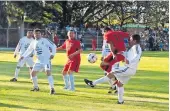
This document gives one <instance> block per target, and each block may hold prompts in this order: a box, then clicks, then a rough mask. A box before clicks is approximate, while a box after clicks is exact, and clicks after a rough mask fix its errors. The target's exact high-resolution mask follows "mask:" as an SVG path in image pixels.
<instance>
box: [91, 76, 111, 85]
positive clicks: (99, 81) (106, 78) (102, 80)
mask: <svg viewBox="0 0 170 111" xmlns="http://www.w3.org/2000/svg"><path fill="white" fill-rule="evenodd" d="M109 80H110V79H109V78H108V77H107V76H104V77H102V78H100V79H97V80H95V81H93V85H96V84H100V83H103V82H107V81H109Z"/></svg>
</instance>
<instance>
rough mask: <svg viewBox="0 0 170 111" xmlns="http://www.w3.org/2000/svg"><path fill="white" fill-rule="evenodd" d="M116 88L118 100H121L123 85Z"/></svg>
mask: <svg viewBox="0 0 170 111" xmlns="http://www.w3.org/2000/svg"><path fill="white" fill-rule="evenodd" d="M117 88H118V101H119V102H123V94H124V87H117Z"/></svg>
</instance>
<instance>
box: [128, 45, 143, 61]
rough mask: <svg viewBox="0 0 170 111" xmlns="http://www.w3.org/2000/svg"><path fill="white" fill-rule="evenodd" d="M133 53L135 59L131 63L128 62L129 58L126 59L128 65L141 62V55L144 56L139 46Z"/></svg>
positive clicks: (134, 48)
mask: <svg viewBox="0 0 170 111" xmlns="http://www.w3.org/2000/svg"><path fill="white" fill-rule="evenodd" d="M133 50H134V51H133V52H135V54H134V55H135V56H134V57H133V59H132V60H131V61H129V60H128V58H126V61H125V62H126V63H127V64H130V63H133V62H136V61H139V60H140V58H141V55H142V50H141V48H139V47H138V46H137V47H133Z"/></svg>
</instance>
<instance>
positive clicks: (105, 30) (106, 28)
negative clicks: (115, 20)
mask: <svg viewBox="0 0 170 111" xmlns="http://www.w3.org/2000/svg"><path fill="white" fill-rule="evenodd" d="M110 30H112V29H111V28H109V27H105V28H104V32H107V31H110Z"/></svg>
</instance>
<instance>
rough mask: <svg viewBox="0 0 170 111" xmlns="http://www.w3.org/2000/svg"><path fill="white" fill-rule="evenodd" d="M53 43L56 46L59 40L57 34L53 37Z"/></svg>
mask: <svg viewBox="0 0 170 111" xmlns="http://www.w3.org/2000/svg"><path fill="white" fill-rule="evenodd" d="M53 41H54V43H55V45H56V46H58V43H59V38H58V36H57V34H55V35H54V38H53Z"/></svg>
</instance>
